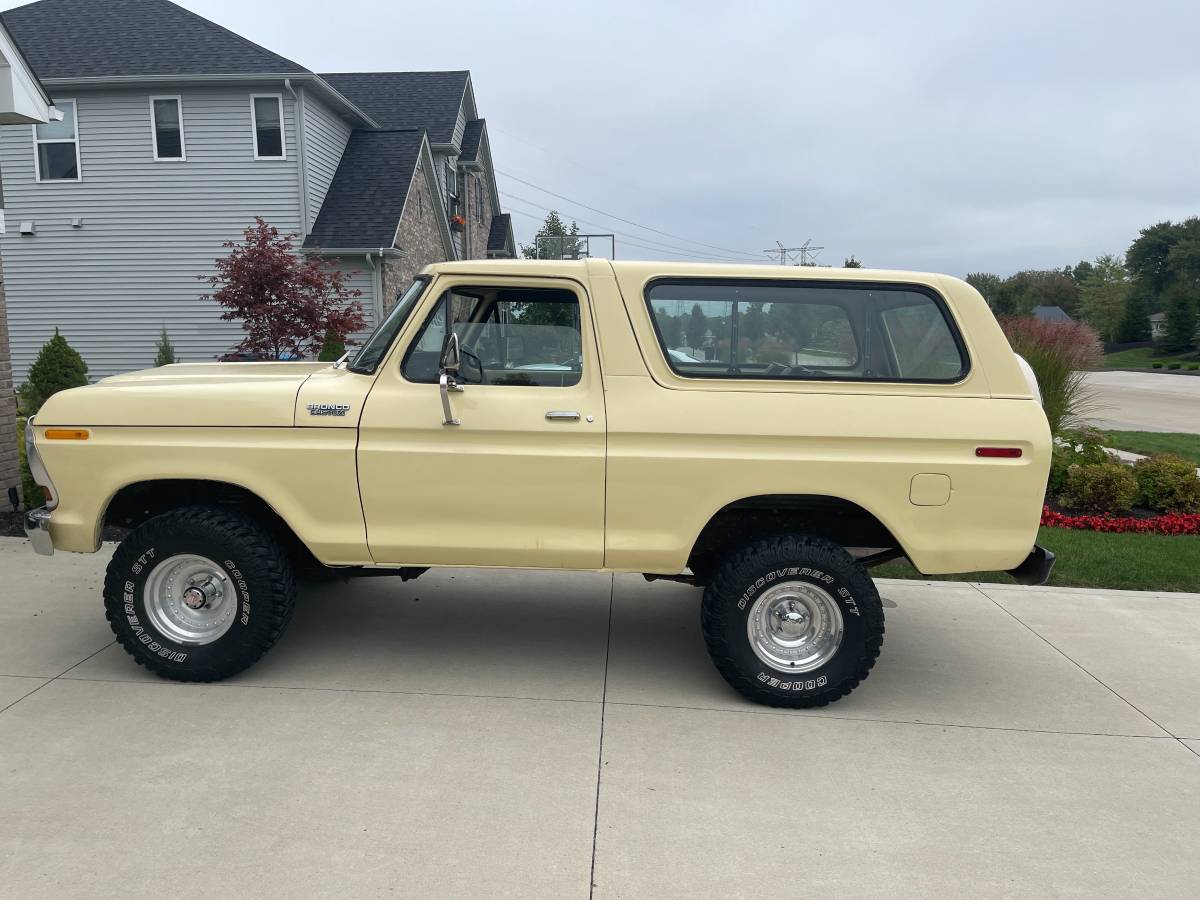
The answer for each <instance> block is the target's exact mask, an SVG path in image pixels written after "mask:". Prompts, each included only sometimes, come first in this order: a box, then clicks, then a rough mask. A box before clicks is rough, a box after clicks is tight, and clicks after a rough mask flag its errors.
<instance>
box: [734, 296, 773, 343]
mask: <svg viewBox="0 0 1200 900" xmlns="http://www.w3.org/2000/svg"><path fill="white" fill-rule="evenodd" d="M739 311H740V310H739ZM740 318H741V321H740V322H738V337H744V338H747V339H749V341H750V343H752V344H757V343H758V342H759V341H761V340H762V339H763V337H764V336H765V335H766V333H767V317H766V316H765V315H764V314H763V304H761V303H751V304H749V305H747V307H746V311H745V312H744V313H741V316H740Z"/></svg>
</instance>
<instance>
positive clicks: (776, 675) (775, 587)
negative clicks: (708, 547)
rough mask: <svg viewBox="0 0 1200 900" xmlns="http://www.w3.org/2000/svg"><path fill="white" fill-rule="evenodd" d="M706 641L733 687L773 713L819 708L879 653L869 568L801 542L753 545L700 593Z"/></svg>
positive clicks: (879, 607) (813, 542)
mask: <svg viewBox="0 0 1200 900" xmlns="http://www.w3.org/2000/svg"><path fill="white" fill-rule="evenodd" d="M701 623H702V626H703V629H704V640H705V643H706V644H707V645H708V652H709V654H710V655H711V656H712V659H713V662H714V663H715V664H716V667H717V669H718V671H720V673H721V675H722V676H724V678H725V680H726V681H728V682H729V683H730V684H731V685H732V686H733V687H734V688H736V689H737V690H738V691H740V692H741V693H742V694H743V695H745V696H746V697H747V698H749V699H751V700H754V701H755V702H757V703H765V704H767V705H770V706H784V707H793V708H800V707H809V706H824V705H825V704H827V703H830V702H832V701H834V700H837V699H838V698H839V697H844V696H845V695H846V694H848V693H850V692H851V691H852V690H854V688H855V687H857V686H858V684H859V683H860V682H861V681H862V680H863V679H864V678H866V677H867V674H868V673H869V672H870V671H871V667H872V666H873V665H874V664H875V660H876V658H877V657H878V656H879V650H880V648H881V647H882V645H883V604H882V603H880V601H879V593H878V592H877V591H876V590H875V584H874V582H873V581H871V578H870V577H869V576H868V575H867V572H866V569H864V568H863V567H862V566H861V565H859V564H858V563H857V562H855V561H854V559H853V558H852V557H851V556H850V555H849V554H848V553H846V551H845V550H843V549H842V548H841V547H839V546H838V545H837V544H834V543H832V542H830V541H827V540H824V539H823V538H817V537H809V536H807V535H795V534H788V535H778V536H774V537H767V538H763V539H761V540H757V541H754V542H752V543H750V544H748V545H746V546H745V547H743V548H742V549H741V550H740V551H738V552H737V553H735V554H733V555H732V556H730V557H729V558H728V559H726V560H725V561H724V562H723V563H722V564H721V565H720V566H719V567H718V568H717V571H716V573H715V574H714V576H713V579H712V581H711V582H710V584H709V585H708V587H707V588H706V589H705V591H704V602H703V605H702V610H701Z"/></svg>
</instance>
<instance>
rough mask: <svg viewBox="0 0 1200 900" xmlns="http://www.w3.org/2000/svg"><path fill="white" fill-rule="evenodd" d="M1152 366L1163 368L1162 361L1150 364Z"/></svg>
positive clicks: (1153, 367)
mask: <svg viewBox="0 0 1200 900" xmlns="http://www.w3.org/2000/svg"><path fill="white" fill-rule="evenodd" d="M1150 368H1152V369H1161V368H1162V363H1153V364H1152V365H1151V366H1150Z"/></svg>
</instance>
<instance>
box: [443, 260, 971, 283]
mask: <svg viewBox="0 0 1200 900" xmlns="http://www.w3.org/2000/svg"><path fill="white" fill-rule="evenodd" d="M610 266H611V271H613V272H614V273H615V274H616V275H617V276H623V275H632V276H634V277H638V276H641V277H650V276H653V275H656V274H662V275H684V276H688V275H691V276H705V277H708V278H776V279H784V278H786V279H793V278H794V279H811V280H818V281H891V282H897V281H899V282H909V283H916V284H936V283H938V282H939V281H941V280H942V279H945V278H948V277H951V276H946V275H941V274H938V273H936V272H910V271H906V270H903V269H844V268H833V267H825V266H779V265H769V264H756V263H745V264H743V263H696V262H679V261H678V260H643V259H636V260H606V259H580V260H571V259H563V260H558V259H466V260H458V261H455V262H441V263H434V264H433V265H430V266H428V267H427V268H426V270H425V271H427V272H436V273H439V274H446V275H451V274H468V275H471V274H493V275H541V276H560V277H566V278H581V277H584V275H586V273H588V272H598V271H599V272H603V271H605V270H606V269H608V268H609V267H610Z"/></svg>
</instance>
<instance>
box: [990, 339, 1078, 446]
mask: <svg viewBox="0 0 1200 900" xmlns="http://www.w3.org/2000/svg"><path fill="white" fill-rule="evenodd" d="M1000 325H1001V327H1002V328H1003V329H1004V333H1005V335H1007V337H1008V342H1009V343H1010V344H1011V345H1012V348H1013V350H1014V351H1015V352H1016V353H1019V354H1020V355H1021V356H1023V357H1024V358H1025V360H1026V361H1027V362H1028V363H1029V365H1030V366H1031V367H1032V368H1033V372H1034V374H1035V375H1036V376H1037V380H1038V387H1039V388H1040V389H1041V392H1042V406H1043V407H1044V408H1045V410H1046V418H1047V420H1048V421H1049V422H1050V431H1051V433H1052V434H1060V433H1061V432H1062V431H1063V430H1064V429H1066V428H1071V427H1074V426H1076V425H1078V424H1079V423H1080V422H1081V420H1082V418H1083V416H1084V415H1085V414H1086V412H1087V410H1088V407H1089V406H1090V405H1091V393H1090V392H1089V391H1088V389H1087V388H1086V386H1085V385H1084V380H1083V373H1084V372H1085V371H1086V370H1088V369H1094V368H1095V367H1096V366H1097V365H1099V363H1100V358H1101V356H1102V347H1101V344H1100V338H1099V336H1098V335H1097V334H1096V332H1095V330H1094V329H1092V328H1089V327H1088V326H1087V325H1084V324H1082V323H1079V322H1073V323H1070V324H1066V323H1060V322H1043V321H1042V320H1040V319H1035V318H1033V317H1032V316H1006V317H1005V318H1003V319H1001V320H1000Z"/></svg>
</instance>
